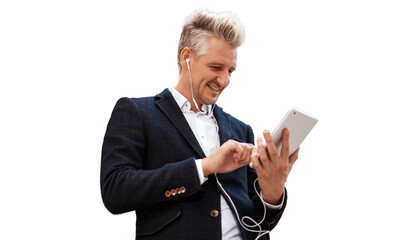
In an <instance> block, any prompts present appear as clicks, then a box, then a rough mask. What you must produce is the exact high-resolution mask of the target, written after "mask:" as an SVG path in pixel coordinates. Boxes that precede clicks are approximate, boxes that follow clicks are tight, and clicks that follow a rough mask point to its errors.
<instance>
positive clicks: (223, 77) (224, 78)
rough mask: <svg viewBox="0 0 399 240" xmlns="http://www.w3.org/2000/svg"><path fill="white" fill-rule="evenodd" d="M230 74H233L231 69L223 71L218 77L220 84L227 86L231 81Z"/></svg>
mask: <svg viewBox="0 0 399 240" xmlns="http://www.w3.org/2000/svg"><path fill="white" fill-rule="evenodd" d="M230 76H231V74H230V72H229V71H226V72H225V71H223V72H221V73H220V74H219V76H218V78H217V80H218V84H219V86H220V87H223V88H225V87H227V86H228V85H229V83H230Z"/></svg>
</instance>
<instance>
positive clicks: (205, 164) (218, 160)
mask: <svg viewBox="0 0 399 240" xmlns="http://www.w3.org/2000/svg"><path fill="white" fill-rule="evenodd" d="M255 149H256V148H255V146H254V145H252V144H249V143H240V142H237V141H234V140H231V139H230V140H228V141H227V142H225V143H224V144H223V145H222V146H220V148H218V149H217V150H216V151H215V152H213V153H212V154H211V155H209V156H208V157H206V158H204V159H202V169H203V171H204V177H208V175H210V174H212V173H229V172H232V171H234V170H236V169H237V168H240V167H242V166H245V165H248V164H249V163H250V162H251V158H250V157H251V153H252V151H253V150H255Z"/></svg>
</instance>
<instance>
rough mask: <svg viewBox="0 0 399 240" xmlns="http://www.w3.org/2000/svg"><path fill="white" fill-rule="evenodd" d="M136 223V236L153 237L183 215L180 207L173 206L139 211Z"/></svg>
mask: <svg viewBox="0 0 399 240" xmlns="http://www.w3.org/2000/svg"><path fill="white" fill-rule="evenodd" d="M136 213H137V223H136V235H137V236H147V235H152V234H155V233H157V232H159V231H160V230H162V229H163V228H165V227H166V226H167V225H168V224H169V223H171V222H173V221H174V220H175V219H177V218H178V217H179V216H180V214H181V208H180V206H179V205H172V206H168V207H166V208H162V209H159V208H158V209H151V210H150V211H147V210H138V211H137V212H136Z"/></svg>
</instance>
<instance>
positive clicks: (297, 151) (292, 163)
mask: <svg viewBox="0 0 399 240" xmlns="http://www.w3.org/2000/svg"><path fill="white" fill-rule="evenodd" d="M298 156H299V147H298V149H297V150H296V151H295V152H294V153H293V154H292V155H291V157H290V158H289V164H290V167H291V168H292V166H293V165H294V163H295V162H296V160H297V159H298Z"/></svg>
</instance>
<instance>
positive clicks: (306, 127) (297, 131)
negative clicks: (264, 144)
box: [272, 108, 318, 156]
mask: <svg viewBox="0 0 399 240" xmlns="http://www.w3.org/2000/svg"><path fill="white" fill-rule="evenodd" d="M317 121H318V120H317V118H316V117H314V116H311V115H310V114H307V113H305V112H303V111H301V110H299V109H297V108H292V109H290V110H289V111H288V112H287V114H286V115H285V116H284V118H283V119H282V120H281V122H280V123H279V124H278V125H277V127H276V129H275V130H274V131H273V133H272V138H273V142H274V144H275V145H276V148H277V151H278V153H280V150H281V145H282V144H281V136H282V133H283V130H284V129H285V128H287V129H288V130H289V131H290V138H289V145H290V154H289V155H290V156H291V155H292V154H293V153H294V152H295V151H296V150H297V149H298V147H299V145H300V144H301V143H302V142H303V140H304V139H305V138H306V136H307V135H308V134H309V132H310V131H311V130H312V128H313V127H314V126H315V125H316V123H317Z"/></svg>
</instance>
